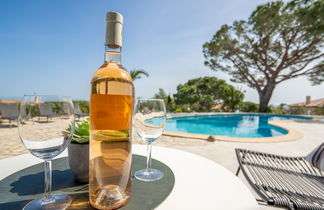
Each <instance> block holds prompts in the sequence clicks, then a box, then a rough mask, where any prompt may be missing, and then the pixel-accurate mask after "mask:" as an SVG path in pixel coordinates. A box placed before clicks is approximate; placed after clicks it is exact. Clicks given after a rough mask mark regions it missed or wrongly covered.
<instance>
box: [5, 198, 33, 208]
mask: <svg viewBox="0 0 324 210" xmlns="http://www.w3.org/2000/svg"><path fill="white" fill-rule="evenodd" d="M27 203H29V200H22V201H14V202H9V203H0V209H1V210H16V209H23V207H24V206H25V205H26V204H27Z"/></svg>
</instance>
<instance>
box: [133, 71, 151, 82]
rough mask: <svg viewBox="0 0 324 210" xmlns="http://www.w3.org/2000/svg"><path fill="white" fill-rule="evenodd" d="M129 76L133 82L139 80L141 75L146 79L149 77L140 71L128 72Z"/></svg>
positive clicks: (146, 73)
mask: <svg viewBox="0 0 324 210" xmlns="http://www.w3.org/2000/svg"><path fill="white" fill-rule="evenodd" d="M129 74H130V75H131V77H132V79H133V81H135V80H137V79H141V78H142V76H143V75H144V76H146V77H149V76H150V74H149V73H148V72H146V71H144V70H141V69H133V70H130V72H129Z"/></svg>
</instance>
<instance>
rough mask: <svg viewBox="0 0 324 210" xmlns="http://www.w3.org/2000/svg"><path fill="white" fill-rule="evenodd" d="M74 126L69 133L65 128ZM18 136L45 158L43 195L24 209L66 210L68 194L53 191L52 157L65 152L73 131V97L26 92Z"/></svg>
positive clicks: (29, 147) (35, 153) (68, 200)
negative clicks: (53, 192) (27, 93)
mask: <svg viewBox="0 0 324 210" xmlns="http://www.w3.org/2000/svg"><path fill="white" fill-rule="evenodd" d="M69 125H70V126H71V129H70V132H66V128H67V127H69ZM18 132H19V137H20V139H21V141H22V143H23V144H24V145H25V147H26V148H27V149H28V150H29V151H30V153H31V154H32V155H34V156H36V157H38V158H40V159H43V160H44V161H45V164H44V165H45V193H44V196H42V197H39V198H36V199H35V200H32V201H31V202H29V203H28V204H27V205H26V206H25V207H24V209H25V210H29V209H33V210H36V209H58V210H59V209H66V208H67V207H68V206H69V205H70V204H71V202H72V199H71V197H70V196H69V195H64V194H51V190H52V189H51V188H52V159H53V158H54V157H55V156H57V155H59V154H60V153H62V152H63V150H64V149H65V148H66V147H67V146H68V144H69V143H70V141H71V138H72V135H73V133H74V107H73V102H72V98H71V97H68V96H58V95H25V96H24V98H23V100H22V102H21V106H20V113H19V118H18Z"/></svg>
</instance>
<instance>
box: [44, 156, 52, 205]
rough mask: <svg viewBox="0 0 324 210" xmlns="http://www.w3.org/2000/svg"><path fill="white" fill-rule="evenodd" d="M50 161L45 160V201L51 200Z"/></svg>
mask: <svg viewBox="0 0 324 210" xmlns="http://www.w3.org/2000/svg"><path fill="white" fill-rule="evenodd" d="M51 192H52V160H51V159H49V160H45V193H44V196H45V199H44V201H50V200H51V199H52V194H51Z"/></svg>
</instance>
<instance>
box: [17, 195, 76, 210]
mask: <svg viewBox="0 0 324 210" xmlns="http://www.w3.org/2000/svg"><path fill="white" fill-rule="evenodd" d="M52 197H53V199H51V200H49V201H44V197H39V198H36V199H35V200H32V201H30V202H29V203H28V204H27V205H26V206H25V207H24V208H23V210H44V209H51V210H52V209H53V210H54V209H55V210H63V209H66V208H67V207H69V206H70V204H71V203H72V199H71V197H70V196H69V195H64V194H52Z"/></svg>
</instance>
